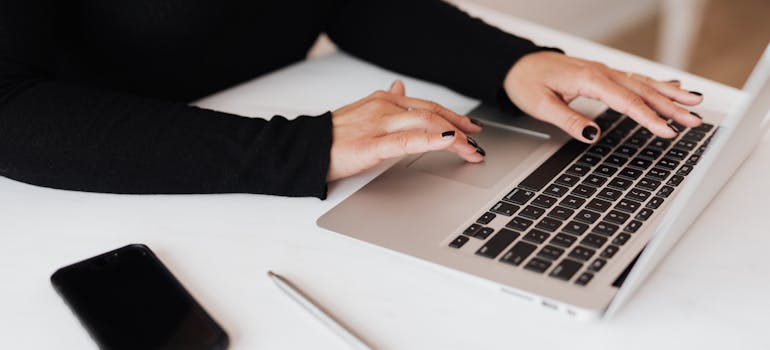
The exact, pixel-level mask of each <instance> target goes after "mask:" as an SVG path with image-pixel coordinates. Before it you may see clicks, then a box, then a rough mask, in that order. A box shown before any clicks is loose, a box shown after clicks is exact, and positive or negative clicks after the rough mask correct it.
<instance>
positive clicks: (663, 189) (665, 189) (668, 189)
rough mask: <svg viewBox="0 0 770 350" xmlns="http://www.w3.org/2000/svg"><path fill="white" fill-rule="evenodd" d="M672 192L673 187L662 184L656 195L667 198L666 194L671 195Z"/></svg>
mask: <svg viewBox="0 0 770 350" xmlns="http://www.w3.org/2000/svg"><path fill="white" fill-rule="evenodd" d="M673 192H674V188H673V187H671V186H663V187H661V188H660V191H658V193H657V194H658V196H661V197H663V198H668V196H670V195H671V193H673Z"/></svg>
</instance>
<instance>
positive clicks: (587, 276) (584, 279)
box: [575, 272, 594, 286]
mask: <svg viewBox="0 0 770 350" xmlns="http://www.w3.org/2000/svg"><path fill="white" fill-rule="evenodd" d="M592 278H594V275H593V274H592V273H590V272H583V274H582V275H580V277H578V278H577V279H576V280H575V284H577V285H579V286H585V285H586V284H588V282H591V279H592Z"/></svg>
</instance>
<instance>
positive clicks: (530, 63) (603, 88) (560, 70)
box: [503, 51, 703, 143]
mask: <svg viewBox="0 0 770 350" xmlns="http://www.w3.org/2000/svg"><path fill="white" fill-rule="evenodd" d="M503 87H504V88H505V92H506V93H507V94H508V97H510V99H511V101H513V103H514V104H516V106H518V107H519V108H520V109H521V110H522V111H524V112H526V113H527V114H529V115H531V116H533V117H535V118H537V119H540V120H543V121H546V122H550V123H552V124H554V125H556V126H558V127H560V128H561V129H563V130H564V131H566V132H567V133H569V134H570V135H571V136H572V137H574V138H576V139H578V140H581V141H583V142H587V143H593V142H595V141H596V140H598V139H599V133H600V131H599V127H598V125H596V123H595V122H593V120H591V119H589V118H587V117H586V116H584V115H581V114H580V113H578V112H577V111H575V110H573V109H572V108H570V107H569V106H568V105H567V104H568V103H569V102H571V101H572V100H574V99H575V98H577V97H578V96H584V97H588V98H592V99H595V100H600V101H602V102H604V103H606V104H607V105H608V106H609V107H610V108H612V109H614V110H616V111H618V112H621V113H623V114H626V115H628V116H630V117H631V118H633V119H634V120H636V121H637V122H638V123H639V124H641V125H642V126H644V127H645V128H647V129H649V130H650V131H651V132H652V133H654V134H655V135H658V136H660V137H664V138H672V137H675V136H676V135H677V131H675V130H673V129H672V128H671V127H670V126H669V125H668V124H667V123H666V120H665V119H663V118H661V116H663V117H665V118H668V119H672V120H674V121H676V122H677V123H680V124H682V125H684V126H688V127H694V126H698V125H700V123H701V118H700V116H698V115H697V114H696V113H694V112H690V111H689V110H687V109H685V108H683V107H681V106H679V105H677V104H675V103H674V102H678V103H679V104H682V105H687V106H693V105H697V104H699V103H701V101H702V100H703V97H702V96H701V94H699V93H697V92H691V91H687V90H683V89H681V88H680V86H679V82H678V81H669V82H663V81H658V80H654V79H652V78H649V77H646V76H644V75H640V74H635V73H627V72H622V71H618V70H615V69H612V68H609V67H607V66H606V65H604V64H602V63H599V62H593V61H586V60H582V59H579V58H574V57H569V56H566V55H563V54H560V53H556V52H551V51H540V52H535V53H531V54H528V55H526V56H524V57H522V58H521V59H519V60H518V61H517V62H516V63H515V64H514V65H513V67H511V69H510V70H509V71H508V74H507V75H506V77H505V81H504V83H503Z"/></svg>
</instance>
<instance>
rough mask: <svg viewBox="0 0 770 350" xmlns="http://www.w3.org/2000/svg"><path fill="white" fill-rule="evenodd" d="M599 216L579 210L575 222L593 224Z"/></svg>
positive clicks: (588, 211)
mask: <svg viewBox="0 0 770 350" xmlns="http://www.w3.org/2000/svg"><path fill="white" fill-rule="evenodd" d="M600 216H601V215H600V214H599V213H596V212H592V211H590V210H585V209H584V210H581V211H580V212H579V213H578V214H577V215H576V216H575V220H578V221H582V222H585V223H587V224H593V223H594V222H596V220H599V217H600Z"/></svg>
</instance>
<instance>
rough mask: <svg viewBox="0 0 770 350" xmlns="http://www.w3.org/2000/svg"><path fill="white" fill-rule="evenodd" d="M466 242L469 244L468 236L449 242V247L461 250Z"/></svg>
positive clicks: (458, 237)
mask: <svg viewBox="0 0 770 350" xmlns="http://www.w3.org/2000/svg"><path fill="white" fill-rule="evenodd" d="M466 242H468V236H457V238H455V239H454V240H452V242H449V246H450V247H452V248H460V247H462V246H463V245H464V244H465V243H466Z"/></svg>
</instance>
